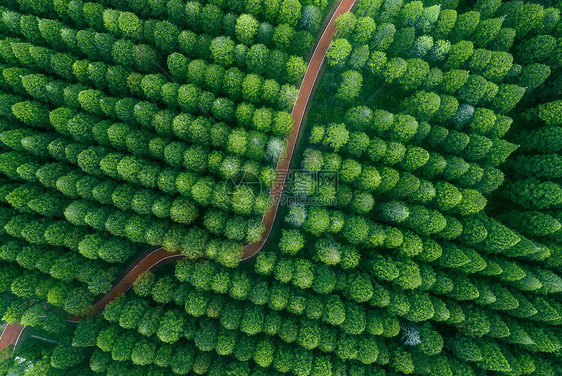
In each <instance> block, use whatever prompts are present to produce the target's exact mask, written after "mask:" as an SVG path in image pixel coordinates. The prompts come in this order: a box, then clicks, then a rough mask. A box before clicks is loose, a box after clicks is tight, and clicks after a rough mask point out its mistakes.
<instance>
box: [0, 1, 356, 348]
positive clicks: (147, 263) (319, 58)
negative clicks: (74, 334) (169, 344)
mask: <svg viewBox="0 0 562 376" xmlns="http://www.w3.org/2000/svg"><path fill="white" fill-rule="evenodd" d="M354 4H355V0H342V1H341V2H340V4H339V5H338V7H337V9H336V11H335V12H334V14H333V15H332V18H331V19H330V22H329V23H328V25H327V26H326V28H325V29H324V32H323V33H322V36H321V37H320V40H319V41H318V44H317V45H316V47H315V49H314V53H313V54H312V58H311V59H310V62H309V64H308V67H307V70H306V74H305V75H304V79H303V81H302V84H301V87H300V89H299V94H298V98H297V101H296V102H295V105H294V107H293V111H292V112H291V115H292V117H293V121H294V124H293V128H292V130H291V134H290V135H289V137H288V138H287V140H286V141H287V152H286V156H285V157H284V158H283V159H282V160H281V161H280V162H279V163H278V164H277V171H278V172H283V171H287V170H289V167H290V165H291V161H292V159H293V153H294V151H295V144H296V141H297V138H298V135H299V132H300V130H301V125H302V120H303V117H304V114H305V112H306V109H307V107H308V102H309V99H310V97H311V94H312V92H313V89H314V86H315V84H316V79H317V78H318V74H319V73H320V68H321V67H322V63H323V62H324V59H325V58H326V52H327V50H328V47H329V46H330V43H331V41H332V37H333V36H334V34H335V33H336V28H335V26H334V21H335V19H336V18H337V17H338V16H339V15H341V14H343V13H345V12H347V11H349V10H350V9H351V7H352V6H353V5H354ZM279 175H280V176H279V179H278V180H277V182H276V183H275V184H274V185H273V187H272V188H271V190H270V194H271V195H272V196H273V205H271V207H270V209H269V211H268V212H267V213H266V214H265V215H264V216H263V218H262V221H263V223H264V225H265V231H264V232H263V234H262V237H261V239H260V240H259V241H257V242H255V243H251V244H247V245H246V246H244V249H243V253H242V258H241V260H242V261H244V260H248V259H250V258H252V257H253V256H255V255H256V254H257V253H258V252H259V251H260V250H261V249H262V248H263V246H264V244H265V243H266V242H267V240H268V238H269V236H270V235H271V230H272V228H273V224H274V223H275V219H276V217H277V212H278V210H279V204H280V202H281V196H282V193H283V191H284V188H285V180H286V174H284V173H280V174H279ZM183 257H184V256H183V255H182V254H181V253H179V252H173V253H171V252H168V251H166V250H164V249H163V248H158V249H155V250H153V251H151V252H149V253H148V254H146V255H143V257H142V258H141V259H138V260H136V261H135V262H133V264H132V265H131V266H130V267H129V269H128V270H127V271H126V272H125V274H124V275H123V277H122V278H121V279H120V280H119V282H117V284H116V285H115V286H114V287H113V288H112V289H111V290H110V291H109V292H108V293H107V294H106V295H104V296H103V297H102V298H101V299H100V300H99V301H98V302H97V303H96V304H95V305H94V306H93V307H92V310H91V311H90V313H89V314H90V315H95V314H99V313H101V312H102V311H103V310H104V308H105V306H106V305H107V304H108V303H109V302H111V301H112V300H113V299H115V298H116V297H117V296H119V295H121V294H123V293H125V292H127V291H128V290H129V289H130V288H131V286H132V285H133V283H134V282H135V281H136V280H137V278H138V277H139V276H141V275H142V274H144V273H145V272H147V271H149V270H151V269H153V268H154V267H156V266H158V265H161V264H164V263H167V262H171V261H174V260H178V259H180V258H183ZM81 319H82V317H81V316H75V317H71V318H70V319H69V320H68V321H70V322H78V321H80V320H81ZM23 329H24V327H23V326H22V325H20V324H17V323H14V324H11V325H8V326H7V327H6V329H4V332H3V333H2V335H1V337H0V351H1V350H3V349H5V348H6V347H8V345H10V344H16V341H17V340H18V339H19V336H20V334H21V332H22V331H23Z"/></svg>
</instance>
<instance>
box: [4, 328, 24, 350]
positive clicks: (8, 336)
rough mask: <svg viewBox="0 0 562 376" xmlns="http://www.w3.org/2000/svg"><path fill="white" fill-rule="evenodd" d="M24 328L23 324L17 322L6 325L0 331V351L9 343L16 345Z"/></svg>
mask: <svg viewBox="0 0 562 376" xmlns="http://www.w3.org/2000/svg"><path fill="white" fill-rule="evenodd" d="M24 329H25V326H23V325H21V324H18V323H17V322H15V323H13V324H9V325H6V327H5V328H4V330H3V331H2V335H1V336H0V351H2V350H4V349H5V348H6V347H8V346H10V345H14V346H15V345H17V344H18V341H19V339H20V336H21V334H22V333H23V330H24Z"/></svg>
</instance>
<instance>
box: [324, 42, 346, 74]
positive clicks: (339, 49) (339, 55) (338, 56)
mask: <svg viewBox="0 0 562 376" xmlns="http://www.w3.org/2000/svg"><path fill="white" fill-rule="evenodd" d="M351 50H352V47H351V44H350V43H349V42H348V41H347V39H345V38H338V39H336V40H334V41H333V42H332V43H331V44H330V47H329V48H328V52H327V53H326V56H327V58H328V64H329V65H330V66H336V67H343V66H344V65H345V63H346V61H347V58H348V57H349V55H350V54H351Z"/></svg>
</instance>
